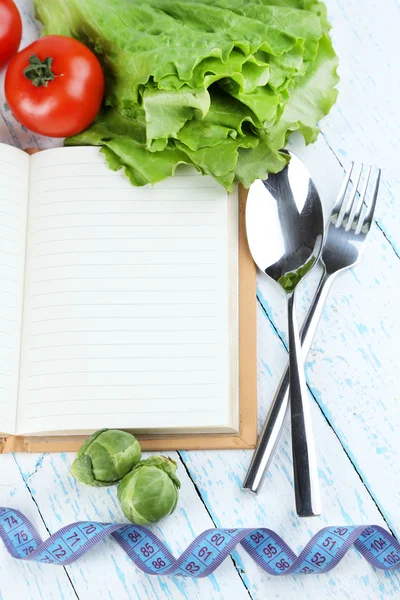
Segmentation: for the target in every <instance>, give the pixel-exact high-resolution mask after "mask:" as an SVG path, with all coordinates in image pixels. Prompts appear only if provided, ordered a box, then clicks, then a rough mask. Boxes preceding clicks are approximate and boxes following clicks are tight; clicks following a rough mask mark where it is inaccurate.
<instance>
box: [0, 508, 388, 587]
mask: <svg viewBox="0 0 400 600" xmlns="http://www.w3.org/2000/svg"><path fill="white" fill-rule="evenodd" d="M107 535H112V537H113V538H114V539H115V540H116V541H117V542H118V544H120V546H121V547H122V548H123V549H124V550H125V552H126V553H127V555H128V556H129V557H130V558H131V559H132V561H133V562H134V563H135V565H136V566H137V567H139V569H141V570H142V571H144V572H145V573H148V574H149V575H174V576H175V577H178V576H179V577H207V575H210V574H211V573H212V572H213V571H215V569H216V568H217V567H218V566H219V565H220V564H221V563H222V562H223V560H225V558H226V557H227V556H228V555H229V554H230V552H232V550H233V549H234V548H235V546H237V544H241V545H242V546H243V548H244V549H245V550H246V551H247V552H248V553H249V554H250V556H251V557H252V558H253V559H254V560H255V562H256V563H257V564H258V565H259V566H260V567H261V568H262V569H264V571H266V572H267V573H269V574H270V575H289V574H291V573H292V574H294V573H296V574H297V573H305V574H310V573H326V572H327V571H330V570H331V569H333V568H334V567H335V566H336V565H337V564H338V562H339V561H340V560H341V559H342V558H343V556H344V555H345V554H346V552H347V550H348V549H349V548H350V546H352V545H353V544H354V546H355V547H356V548H357V550H358V551H359V552H361V554H362V555H363V556H364V558H365V559H366V560H367V561H368V562H369V563H371V565H373V566H374V567H377V568H378V569H396V568H398V567H399V565H400V544H399V543H398V542H397V540H395V538H394V537H393V536H392V535H391V534H390V533H389V532H388V531H386V530H385V529H383V528H382V527H379V525H369V526H367V527H366V526H365V525H352V526H348V527H333V526H332V527H325V528H324V529H321V531H319V532H318V533H316V534H315V535H314V537H313V538H312V539H311V540H310V541H309V542H308V544H307V545H306V547H305V548H304V549H303V550H302V552H301V553H300V554H299V556H296V554H295V553H294V552H293V551H292V550H291V549H290V548H289V546H288V545H287V544H286V543H285V542H284V541H283V540H282V539H281V538H280V537H279V535H278V534H277V533H275V532H274V531H272V530H271V529H267V528H264V527H262V528H257V529H209V530H207V531H204V532H203V533H201V534H200V535H199V536H198V537H197V538H196V539H195V540H194V541H193V542H192V543H191V544H190V546H189V547H188V548H187V549H186V550H185V552H183V554H182V555H181V556H180V557H179V558H175V557H174V556H173V555H172V554H171V552H170V551H169V550H168V548H167V547H166V546H165V545H164V544H163V543H162V542H161V541H160V540H159V539H158V538H157V537H156V536H155V535H154V534H153V533H152V532H151V531H149V530H148V529H146V528H144V527H140V526H138V525H126V524H124V523H116V524H112V523H96V522H94V521H81V522H79V523H72V524H71V525H67V526H66V527H63V528H62V529H60V530H59V531H57V532H56V533H54V534H53V535H52V536H51V537H49V538H48V539H47V540H46V541H45V542H43V541H42V540H41V538H40V536H39V534H38V533H37V531H36V530H35V528H34V527H33V525H32V523H31V522H30V521H29V520H28V519H27V518H26V517H25V516H24V515H23V514H22V513H20V512H19V511H17V510H14V509H9V508H0V536H1V538H2V540H3V542H4V544H5V546H6V548H7V550H8V551H9V553H10V554H11V555H12V556H13V557H14V558H19V559H22V560H33V561H35V562H39V563H47V564H55V565H69V564H71V563H73V562H75V561H76V560H78V558H80V557H81V556H82V555H83V554H85V553H86V552H87V551H88V550H90V549H91V548H93V546H94V545H95V544H97V543H98V542H99V541H100V540H102V539H103V538H104V537H105V536H107Z"/></svg>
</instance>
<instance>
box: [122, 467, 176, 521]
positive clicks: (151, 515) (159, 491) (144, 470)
mask: <svg viewBox="0 0 400 600" xmlns="http://www.w3.org/2000/svg"><path fill="white" fill-rule="evenodd" d="M180 487H181V483H180V481H179V479H178V477H177V476H176V463H175V462H174V461H173V460H171V459H170V458H167V457H166V456H151V457H150V458H148V459H147V460H142V461H140V463H138V464H137V465H136V467H134V468H133V470H132V471H131V472H130V473H128V475H126V476H125V477H124V478H123V480H122V481H121V483H120V484H119V486H118V500H119V501H120V503H121V508H122V510H123V511H124V513H125V515H126V517H127V518H128V519H129V520H130V521H131V522H132V523H136V524H137V525H149V524H150V523H156V522H157V521H159V520H160V519H162V518H163V517H166V516H167V515H170V514H171V513H173V511H174V510H175V507H176V505H177V502H178V489H179V488H180Z"/></svg>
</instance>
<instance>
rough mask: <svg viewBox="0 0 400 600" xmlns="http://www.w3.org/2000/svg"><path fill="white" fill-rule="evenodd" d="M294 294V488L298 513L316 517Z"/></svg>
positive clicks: (291, 372)
mask: <svg viewBox="0 0 400 600" xmlns="http://www.w3.org/2000/svg"><path fill="white" fill-rule="evenodd" d="M294 296H295V294H294V292H293V293H292V294H290V295H289V296H288V330H289V381H290V412H291V424H292V453H293V472H294V487H295V495H296V510H297V514H298V515H299V516H300V517H313V516H317V515H320V514H321V498H320V491H319V483H318V469H317V460H316V456H315V444H314V435H313V430H312V423H311V413H310V403H309V398H308V391H307V386H306V378H305V375H304V361H303V355H302V350H301V344H300V336H299V328H298V325H297V319H296V311H295V305H294Z"/></svg>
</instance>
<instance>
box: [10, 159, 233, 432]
mask: <svg viewBox="0 0 400 600" xmlns="http://www.w3.org/2000/svg"><path fill="white" fill-rule="evenodd" d="M228 210H229V201H228V195H227V193H226V192H225V190H223V189H222V188H221V187H220V186H218V184H216V183H215V182H214V180H213V179H211V178H208V177H202V176H200V175H197V174H196V173H195V172H194V171H193V170H191V169H186V170H185V169H183V170H182V171H181V172H180V174H179V175H178V176H175V177H174V178H170V179H168V180H166V181H165V182H162V183H160V184H158V185H157V186H155V187H150V186H149V187H145V188H134V187H132V186H131V184H130V183H129V182H128V180H127V179H126V177H125V176H124V175H123V174H122V173H121V172H119V173H114V172H112V171H110V170H109V169H108V167H107V166H106V164H105V160H104V158H103V156H102V155H101V154H100V153H99V151H98V149H96V148H61V149H57V150H51V151H46V152H43V153H41V154H37V155H35V156H34V157H33V159H32V167H31V182H30V218H29V226H28V252H27V254H28V261H27V270H26V292H25V308H24V335H23V348H24V352H23V357H22V371H21V388H20V397H19V414H18V430H19V431H20V432H21V433H35V432H43V431H46V432H51V431H58V430H85V431H87V430H91V429H98V428H101V427H125V428H134V429H136V430H145V431H146V430H149V429H157V428H159V429H162V430H167V429H170V428H173V429H174V430H179V429H190V428H195V429H199V430H201V429H204V428H205V429H207V428H219V429H221V430H222V429H224V428H227V427H229V426H230V425H231V424H232V421H233V420H234V419H233V417H232V414H231V413H232V407H231V398H230V397H229V395H230V392H229V389H230V386H229V381H230V377H231V373H230V368H231V365H230V358H229V329H230V327H231V328H233V330H234V329H235V328H234V323H233V324H232V322H231V323H230V324H229V321H230V320H231V321H232V319H231V315H230V314H229V298H228V228H229V222H231V221H232V220H231V219H229V215H228ZM233 321H234V320H233ZM229 325H230V327H229ZM236 343H237V340H236ZM236 394H237V389H236ZM231 428H232V427H231Z"/></svg>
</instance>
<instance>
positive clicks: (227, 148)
mask: <svg viewBox="0 0 400 600" xmlns="http://www.w3.org/2000/svg"><path fill="white" fill-rule="evenodd" d="M35 4H36V15H37V17H38V19H39V20H40V21H41V22H42V23H43V25H44V34H58V35H67V36H71V37H74V38H76V39H78V40H80V41H81V42H83V43H84V44H86V45H87V46H89V47H90V48H91V49H92V50H93V51H94V52H95V53H96V55H97V56H98V58H99V59H100V61H101V63H102V66H103V68H104V72H105V76H106V82H107V85H106V95H105V99H104V106H103V108H102V111H101V113H100V114H99V116H98V117H97V119H96V121H95V122H94V123H93V124H92V125H91V126H90V127H89V128H88V129H86V130H85V131H83V132H82V133H80V134H79V135H76V136H74V137H72V138H68V139H67V140H66V141H65V143H66V145H96V146H100V147H101V148H102V152H104V154H105V156H106V158H107V161H108V164H109V166H110V168H112V169H114V170H117V169H121V168H123V169H125V173H126V175H127V176H128V177H129V179H130V181H131V182H132V184H133V185H137V186H141V185H146V184H148V183H151V184H154V183H156V182H158V181H161V180H162V179H164V178H165V177H167V176H169V175H172V174H173V173H174V172H175V169H176V167H177V166H178V165H179V164H181V163H185V164H190V165H193V166H194V167H196V168H197V169H198V170H199V171H201V172H202V173H204V174H209V175H212V176H213V177H214V178H215V179H217V180H218V181H219V182H220V183H221V184H222V185H223V186H225V187H226V188H227V189H228V190H232V189H233V188H234V186H235V185H236V184H237V183H238V182H239V183H242V184H243V185H244V186H245V187H248V186H249V185H250V184H251V183H252V181H254V180H255V179H257V178H265V177H267V175H268V173H270V172H274V173H275V172H278V171H279V170H281V169H282V168H283V167H284V165H285V164H286V160H287V157H286V156H285V155H284V154H282V153H281V152H280V150H281V149H282V148H283V147H284V146H285V144H286V142H287V138H288V136H289V135H290V133H291V132H292V131H294V130H299V131H300V132H301V133H302V134H303V135H304V137H305V139H306V141H307V142H308V143H309V142H312V141H314V140H315V139H316V137H317V135H318V131H319V130H318V126H317V123H318V121H319V120H320V119H321V118H322V117H324V116H325V115H326V114H327V113H328V112H329V110H330V108H331V107H332V105H333V104H334V102H335V100H336V95H337V92H336V89H335V86H336V84H337V82H338V76H337V72H336V69H337V57H336V55H335V52H334V50H333V47H332V43H331V40H330V38H329V23H328V20H327V16H326V9H325V5H324V4H323V3H322V2H318V1H316V0H249V2H247V3H245V2H243V1H242V0H193V1H191V0H178V1H177V0H107V1H105V0H68V2H65V0H35Z"/></svg>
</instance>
